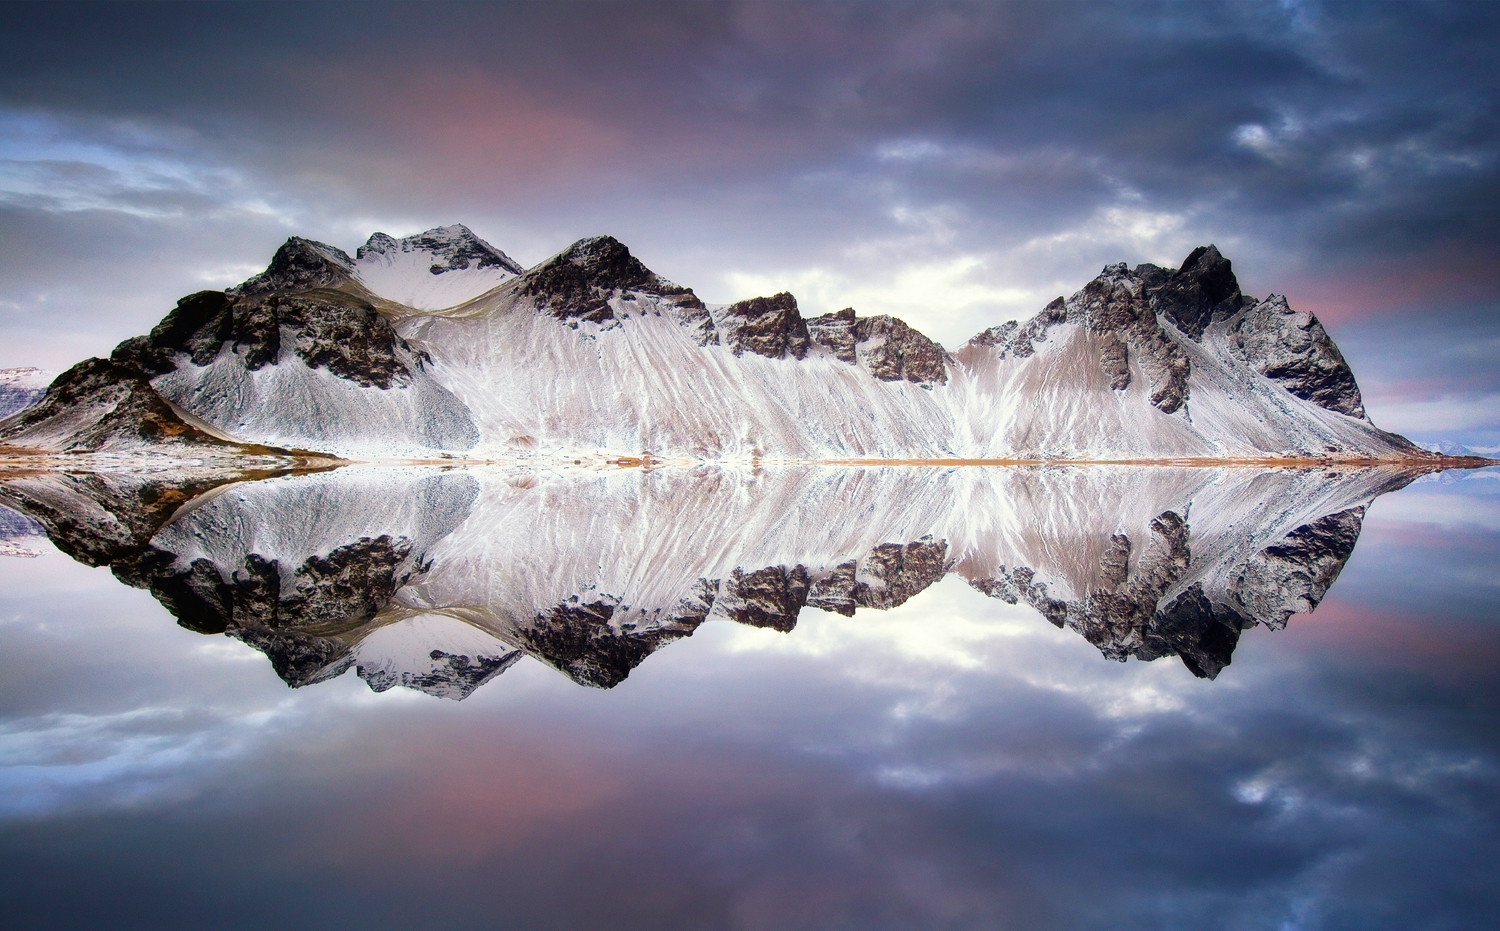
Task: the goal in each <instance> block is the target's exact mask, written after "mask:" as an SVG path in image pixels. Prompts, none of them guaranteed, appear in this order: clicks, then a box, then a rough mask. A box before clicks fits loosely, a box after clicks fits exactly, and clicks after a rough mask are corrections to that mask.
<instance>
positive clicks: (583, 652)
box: [517, 579, 716, 689]
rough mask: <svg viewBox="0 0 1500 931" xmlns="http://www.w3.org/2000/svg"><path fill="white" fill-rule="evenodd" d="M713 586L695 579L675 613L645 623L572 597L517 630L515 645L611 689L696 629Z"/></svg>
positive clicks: (616, 607)
mask: <svg viewBox="0 0 1500 931" xmlns="http://www.w3.org/2000/svg"><path fill="white" fill-rule="evenodd" d="M715 587H716V586H715V585H714V583H709V582H707V581H706V580H701V579H700V580H699V585H698V586H697V591H696V592H695V593H694V594H693V595H692V596H690V597H689V598H686V599H684V600H683V602H682V603H681V604H679V605H678V606H677V608H676V610H674V611H672V612H670V613H669V614H668V615H667V616H666V617H661V618H653V619H652V620H653V622H652V623H650V624H645V625H643V624H640V623H638V622H635V621H632V620H630V612H629V610H628V609H626V608H623V607H622V606H621V605H620V604H619V603H618V602H616V601H615V600H613V599H609V598H601V599H599V600H596V601H593V602H585V601H583V600H582V599H580V598H577V597H576V596H575V597H574V598H571V599H569V600H568V601H567V602H564V603H563V604H560V605H557V606H556V607H554V608H552V609H551V610H550V611H548V612H546V613H544V614H540V615H538V616H537V617H536V618H535V619H534V620H533V621H532V622H531V623H529V624H527V625H526V626H524V627H522V628H521V629H520V631H519V633H518V635H517V639H518V643H519V645H520V646H521V648H522V649H524V650H525V651H526V652H527V653H530V654H531V655H532V656H535V657H537V658H538V659H540V660H542V661H543V662H545V663H547V664H548V665H550V666H552V667H553V668H555V669H557V670H559V671H561V672H563V673H565V674H566V675H567V676H568V677H569V678H571V679H572V680H573V681H574V682H577V683H579V684H580V685H588V686H592V687H594V688H602V689H608V688H614V687H615V686H616V685H619V684H620V683H621V682H624V681H625V678H626V677H627V676H629V675H630V671H631V670H632V669H634V668H635V667H637V666H639V665H640V664H641V663H642V662H643V661H644V660H645V659H646V657H648V656H650V655H651V654H652V653H654V652H656V651H657V650H658V649H660V648H661V647H662V646H664V645H666V644H668V643H671V642H672V641H673V640H677V639H680V638H682V637H686V636H688V635H689V634H691V633H692V632H693V631H694V630H695V629H697V627H698V625H699V624H702V623H703V620H704V618H706V617H707V616H708V612H709V610H710V609H711V608H712V607H713V601H714V595H713V592H714V588H715Z"/></svg>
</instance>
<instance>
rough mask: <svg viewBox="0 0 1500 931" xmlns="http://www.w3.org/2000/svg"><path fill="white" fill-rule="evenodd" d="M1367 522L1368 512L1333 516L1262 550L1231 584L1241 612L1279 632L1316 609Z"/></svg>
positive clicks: (1348, 512) (1233, 595)
mask: <svg viewBox="0 0 1500 931" xmlns="http://www.w3.org/2000/svg"><path fill="white" fill-rule="evenodd" d="M1364 516H1365V509H1364V508H1362V507H1357V508H1350V509H1349V510H1347V511H1340V512H1338V513H1337V514H1329V515H1327V516H1326V517H1321V518H1319V519H1317V520H1315V521H1313V522H1312V523H1310V524H1306V525H1304V526H1301V527H1298V528H1297V529H1296V530H1293V531H1292V532H1291V533H1289V534H1287V535H1286V537H1285V538H1283V539H1282V541H1281V542H1280V543H1278V544H1276V545H1274V546H1268V547H1266V548H1265V549H1263V550H1261V551H1260V552H1259V553H1257V554H1256V555H1255V558H1254V559H1252V560H1251V561H1250V562H1249V563H1247V564H1246V565H1244V566H1243V567H1241V569H1240V572H1239V575H1238V576H1236V577H1235V579H1234V580H1233V581H1232V582H1230V583H1229V593H1230V595H1231V596H1232V597H1233V598H1234V601H1235V603H1236V606H1237V607H1238V608H1239V609H1240V611H1241V612H1242V613H1243V614H1244V615H1245V616H1247V617H1248V618H1251V619H1252V620H1253V621H1254V622H1259V623H1261V624H1265V625H1266V626H1267V627H1270V628H1271V629H1273V630H1279V629H1281V628H1283V627H1285V626H1286V622H1287V619H1288V618H1290V617H1291V616H1292V615H1293V614H1301V613H1305V612H1308V611H1311V610H1312V609H1313V608H1316V607H1317V606H1318V602H1320V601H1322V600H1323V596H1324V595H1325V594H1327V593H1328V587H1329V586H1330V585H1332V584H1333V583H1334V580H1335V579H1337V578H1338V577H1339V573H1340V572H1342V571H1343V568H1344V563H1346V562H1348V560H1349V554H1351V553H1353V552H1354V544H1355V543H1356V542H1358V540H1359V531H1360V527H1361V526H1362V524H1363V522H1364Z"/></svg>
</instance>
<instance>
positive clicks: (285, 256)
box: [229, 236, 354, 297]
mask: <svg viewBox="0 0 1500 931" xmlns="http://www.w3.org/2000/svg"><path fill="white" fill-rule="evenodd" d="M353 272H354V260H353V259H351V258H349V255H348V253H346V252H344V251H343V250H342V249H336V248H334V247H333V246H330V245H326V244H324V243H321V242H315V241H313V240H311V239H303V238H302V237H300V236H293V237H292V238H291V239H288V240H287V241H286V242H285V243H283V244H282V246H281V248H280V249H277V250H276V255H275V256H273V257H272V258H271V264H270V265H269V266H267V267H266V270H265V271H263V272H261V273H260V274H259V275H256V276H254V277H252V278H248V279H246V280H245V282H244V283H243V284H240V285H238V286H237V287H234V288H230V289H229V293H231V294H237V295H242V296H247V297H248V296H252V295H260V294H269V293H271V292H273V291H307V290H310V289H312V288H329V287H336V286H338V285H340V284H343V283H344V282H346V281H348V280H349V278H350V276H351V275H352V274H353Z"/></svg>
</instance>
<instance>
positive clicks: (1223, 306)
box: [1153, 244, 1245, 341]
mask: <svg viewBox="0 0 1500 931" xmlns="http://www.w3.org/2000/svg"><path fill="white" fill-rule="evenodd" d="M1244 303H1245V301H1244V296H1243V295H1242V294H1241V293H1240V283H1239V281H1238V280H1237V279H1236V278H1235V277H1234V267H1233V265H1232V264H1231V263H1230V261H1229V260H1228V259H1226V258H1224V256H1223V255H1222V254H1221V253H1220V252H1219V249H1218V247H1217V246H1214V245H1213V244H1209V245H1207V246H1199V247H1198V248H1196V249H1194V250H1193V251H1192V252H1190V253H1188V257H1187V258H1185V259H1183V260H1182V267H1181V268H1179V269H1177V271H1175V272H1172V273H1171V275H1170V276H1169V277H1168V278H1167V280H1166V281H1165V282H1164V283H1163V284H1162V285H1161V286H1160V287H1159V288H1157V289H1156V291H1155V293H1154V295H1153V304H1154V306H1155V309H1156V310H1157V312H1158V313H1161V314H1163V315H1165V316H1166V318H1167V319H1168V320H1170V321H1172V323H1173V324H1174V325H1175V326H1176V327H1177V329H1179V330H1181V331H1182V332H1184V333H1186V334H1187V335H1188V336H1189V337H1191V338H1192V339H1193V340H1194V341H1198V340H1201V339H1202V338H1203V331H1204V330H1205V329H1207V328H1208V325H1209V324H1210V323H1212V322H1213V321H1215V320H1222V319H1226V318H1228V317H1229V316H1231V315H1233V314H1234V312H1235V311H1237V310H1239V309H1240V307H1242V306H1243V305H1244Z"/></svg>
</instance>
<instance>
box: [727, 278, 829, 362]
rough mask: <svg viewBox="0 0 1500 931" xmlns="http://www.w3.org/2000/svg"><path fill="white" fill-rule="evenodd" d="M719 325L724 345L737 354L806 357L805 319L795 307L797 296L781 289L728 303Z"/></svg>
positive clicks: (807, 339) (806, 332)
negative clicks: (767, 294)
mask: <svg viewBox="0 0 1500 931" xmlns="http://www.w3.org/2000/svg"><path fill="white" fill-rule="evenodd" d="M720 326H721V327H722V328H723V331H724V345H726V346H728V347H729V348H730V349H731V350H733V351H734V354H735V355H737V356H742V355H744V354H745V353H747V352H753V353H755V354H756V355H758V356H765V357H766V358H767V359H783V358H786V357H787V356H791V357H792V358H793V359H805V358H807V347H808V344H809V343H810V342H811V338H810V336H809V334H808V331H807V321H806V320H803V319H802V314H801V313H799V312H798V310H797V299H796V298H794V297H792V296H791V295H790V294H788V293H786V292H785V291H783V292H781V293H780V294H774V295H772V296H771V297H756V298H751V299H750V300H748V301H740V302H739V303H738V304H731V305H729V307H728V308H726V309H725V311H724V314H723V317H722V319H721V320H720Z"/></svg>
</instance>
